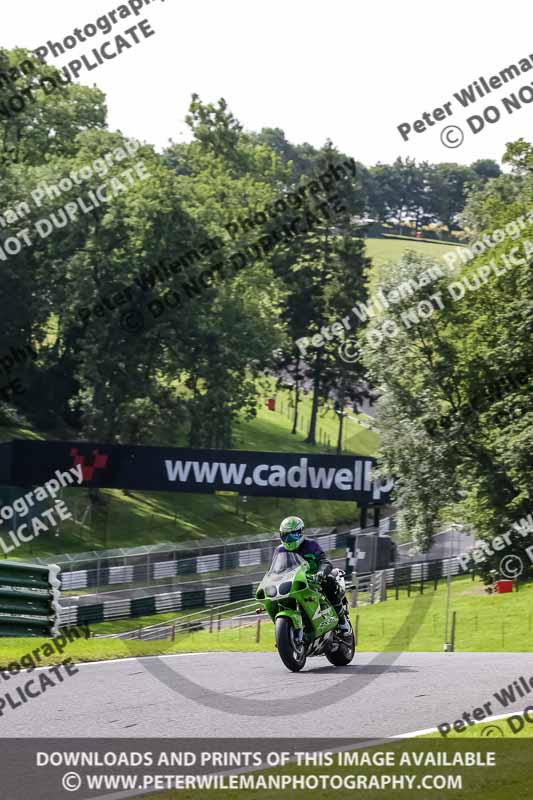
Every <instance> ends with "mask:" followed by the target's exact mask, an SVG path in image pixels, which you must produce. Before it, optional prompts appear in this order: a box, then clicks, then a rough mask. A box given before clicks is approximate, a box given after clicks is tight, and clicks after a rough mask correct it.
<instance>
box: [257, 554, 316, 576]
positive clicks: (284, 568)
mask: <svg viewBox="0 0 533 800" xmlns="http://www.w3.org/2000/svg"><path fill="white" fill-rule="evenodd" d="M306 563H307V562H306V560H305V558H302V556H299V555H298V554H297V553H291V552H290V551H289V550H283V552H279V553H274V558H273V559H272V564H271V565H270V568H269V570H268V572H267V573H266V575H265V578H266V576H267V575H270V576H275V575H283V573H284V572H289V571H291V572H293V571H295V570H297V569H298V567H300V566H301V565H302V564H306Z"/></svg>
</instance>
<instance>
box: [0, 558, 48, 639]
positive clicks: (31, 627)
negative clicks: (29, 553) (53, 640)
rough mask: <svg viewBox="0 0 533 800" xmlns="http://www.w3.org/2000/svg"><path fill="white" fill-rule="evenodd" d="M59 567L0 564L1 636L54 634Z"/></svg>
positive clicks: (12, 563)
mask: <svg viewBox="0 0 533 800" xmlns="http://www.w3.org/2000/svg"><path fill="white" fill-rule="evenodd" d="M59 587H60V582H59V567H57V566H55V565H53V566H48V567H38V566H35V565H34V564H19V563H14V562H11V561H9V562H7V563H3V564H0V636H10V637H11V636H46V637H48V636H57V635H58V633H59V630H58V626H59V621H60V620H59V617H60V614H62V613H63V610H64V609H62V608H61V607H60V605H59Z"/></svg>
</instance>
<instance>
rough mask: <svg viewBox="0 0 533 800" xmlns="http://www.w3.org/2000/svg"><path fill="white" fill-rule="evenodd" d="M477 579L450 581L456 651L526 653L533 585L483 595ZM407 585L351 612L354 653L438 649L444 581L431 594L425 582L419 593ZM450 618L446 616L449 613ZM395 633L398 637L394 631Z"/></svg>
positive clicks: (532, 615)
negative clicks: (356, 649)
mask: <svg viewBox="0 0 533 800" xmlns="http://www.w3.org/2000/svg"><path fill="white" fill-rule="evenodd" d="M483 588H484V587H483V584H482V583H481V581H478V580H476V581H475V582H472V579H471V578H470V577H468V576H466V577H461V578H455V579H454V580H453V581H452V595H451V597H452V600H451V606H450V609H451V611H455V612H456V620H457V625H456V638H455V643H456V650H459V651H462V652H509V651H513V652H529V651H530V650H531V640H532V630H533V583H528V584H525V585H521V587H520V591H518V592H513V593H511V594H502V595H499V594H492V595H487V594H485V592H484V591H483ZM417 592H418V586H415V587H413V591H412V594H411V598H408V597H407V596H406V592H405V590H402V591H401V593H400V599H399V600H395V599H394V590H391V589H389V590H388V598H389V599H388V600H387V601H386V602H385V603H378V604H376V605H373V606H366V607H363V608H360V609H358V610H357V613H358V614H359V617H360V619H359V641H360V649H363V650H369V651H371V652H373V651H377V652H380V651H382V650H386V649H392V647H391V646H390V643H391V642H394V645H395V647H397V648H398V649H399V650H411V651H419V652H430V651H434V652H438V651H442V649H443V643H444V635H445V607H446V582H445V580H443V579H441V580H440V582H439V585H438V588H437V591H436V592H434V591H433V584H430V583H426V584H425V588H424V595H422V596H421V595H419V594H418V593H417ZM450 619H451V613H450ZM399 631H401V634H399V633H398V632H399Z"/></svg>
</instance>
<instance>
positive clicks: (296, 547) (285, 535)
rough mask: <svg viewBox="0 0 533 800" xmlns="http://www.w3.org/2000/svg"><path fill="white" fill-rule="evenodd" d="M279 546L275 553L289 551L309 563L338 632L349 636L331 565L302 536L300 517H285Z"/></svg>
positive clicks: (349, 629)
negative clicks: (324, 596) (328, 604)
mask: <svg viewBox="0 0 533 800" xmlns="http://www.w3.org/2000/svg"><path fill="white" fill-rule="evenodd" d="M279 533H280V539H281V544H280V545H278V547H277V548H276V553H282V552H283V550H289V551H290V552H291V553H298V555H299V556H302V558H305V560H306V561H307V562H308V563H309V566H310V572H311V573H312V574H315V575H317V576H318V577H319V578H320V579H321V581H322V589H323V591H324V594H325V595H326V597H327V598H328V600H329V602H330V603H331V605H332V606H333V608H334V609H335V611H336V612H337V615H338V617H339V630H340V632H341V633H342V634H343V635H349V634H351V630H352V629H351V626H350V623H349V622H348V620H347V619H346V614H345V613H344V604H343V602H342V601H343V596H344V594H343V592H342V590H341V588H340V586H339V584H338V583H337V581H336V580H335V577H334V575H331V571H332V570H333V564H332V563H331V561H329V559H327V558H326V554H325V553H324V551H323V550H322V548H321V547H320V545H319V544H318V542H315V541H314V539H307V537H306V536H304V521H303V519H301V518H300V517H285V519H284V520H282V522H281V525H280V528H279Z"/></svg>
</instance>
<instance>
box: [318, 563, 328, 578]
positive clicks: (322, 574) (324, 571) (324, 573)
mask: <svg viewBox="0 0 533 800" xmlns="http://www.w3.org/2000/svg"><path fill="white" fill-rule="evenodd" d="M330 572H331V564H326V565H325V566H324V567H322V568H321V569H319V570H318V572H317V573H316V576H317V578H318V580H320V581H323V580H325V579H326V578H327V577H328V575H329V573H330Z"/></svg>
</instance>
